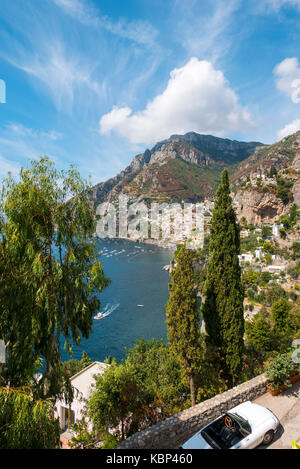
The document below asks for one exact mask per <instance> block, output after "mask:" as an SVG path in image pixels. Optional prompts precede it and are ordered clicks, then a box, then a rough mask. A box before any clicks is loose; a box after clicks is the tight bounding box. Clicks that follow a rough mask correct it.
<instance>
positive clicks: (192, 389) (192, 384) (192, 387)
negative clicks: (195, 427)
mask: <svg viewBox="0 0 300 469" xmlns="http://www.w3.org/2000/svg"><path fill="white" fill-rule="evenodd" d="M189 381H190V392H191V401H192V406H194V405H196V388H195V380H194V376H193V375H192V374H189Z"/></svg>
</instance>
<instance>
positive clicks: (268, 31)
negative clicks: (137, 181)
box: [0, 0, 300, 183]
mask: <svg viewBox="0 0 300 469" xmlns="http://www.w3.org/2000/svg"><path fill="white" fill-rule="evenodd" d="M299 20H300V0H251V1H244V0H43V1H41V0H14V2H11V0H1V11H0V79H1V80H3V81H4V82H5V85H6V102H5V103H0V177H2V176H4V175H6V173H7V171H9V170H11V171H12V172H13V173H16V172H17V171H18V169H19V168H20V166H24V165H26V164H28V163H27V162H28V159H32V158H37V157H38V156H39V155H40V154H47V155H49V156H50V157H51V158H52V159H53V160H54V161H55V163H56V164H57V166H58V167H59V168H66V167H68V165H69V164H70V163H75V164H77V165H78V167H79V169H80V172H81V174H82V175H83V176H84V177H87V176H88V175H91V177H92V181H93V183H96V182H100V181H103V180H106V179H107V178H108V177H111V176H114V175H115V174H116V173H118V172H119V171H120V170H122V169H123V168H124V167H125V166H127V165H128V164H129V163H130V161H131V159H132V158H133V156H134V155H135V154H137V153H139V152H142V151H144V150H145V148H147V147H150V148H151V146H153V145H154V144H155V143H156V142H157V141H158V140H161V139H164V138H168V137H169V136H170V135H171V134H174V133H184V132H187V131H196V132H199V133H209V134H213V135H218V136H222V137H228V138H235V139H241V140H245V141H250V140H256V141H261V142H264V143H273V142H275V141H276V140H278V139H279V138H282V137H283V136H285V135H288V134H289V133H292V132H294V131H296V130H298V129H300V112H299V106H300V52H299V50H300V49H299V44H300V21H299ZM298 60H299V62H298ZM2 83H3V82H2ZM0 85H1V82H0ZM0 88H1V86H0ZM0 92H1V89H0ZM2 100H3V99H2ZM0 101H1V93H0Z"/></svg>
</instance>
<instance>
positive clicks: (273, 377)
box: [265, 353, 299, 389]
mask: <svg viewBox="0 0 300 469" xmlns="http://www.w3.org/2000/svg"><path fill="white" fill-rule="evenodd" d="M298 372H299V364H296V363H294V362H293V361H292V358H291V354H290V353H284V354H280V355H277V356H276V357H275V358H274V359H273V360H272V361H271V362H270V363H269V364H268V365H267V366H266V369H265V375H266V376H267V378H268V382H269V384H270V387H271V389H277V388H279V387H280V386H282V385H283V384H287V380H288V378H291V377H293V376H294V375H295V374H296V373H298Z"/></svg>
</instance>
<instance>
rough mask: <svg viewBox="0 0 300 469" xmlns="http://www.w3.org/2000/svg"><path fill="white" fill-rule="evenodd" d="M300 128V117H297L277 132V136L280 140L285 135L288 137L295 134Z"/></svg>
mask: <svg viewBox="0 0 300 469" xmlns="http://www.w3.org/2000/svg"><path fill="white" fill-rule="evenodd" d="M298 130H300V119H295V120H293V122H291V123H290V124H287V125H286V126H285V127H283V129H280V130H279V131H278V132H277V138H278V140H281V139H282V138H284V137H287V136H288V135H291V134H294V133H295V132H298Z"/></svg>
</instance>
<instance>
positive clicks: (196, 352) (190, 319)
mask: <svg viewBox="0 0 300 469" xmlns="http://www.w3.org/2000/svg"><path fill="white" fill-rule="evenodd" d="M194 259H195V253H194V252H193V251H192V250H191V249H187V248H186V247H185V246H183V247H182V248H181V249H180V251H179V252H178V254H177V258H176V261H177V265H176V267H175V268H174V269H173V270H172V272H171V283H170V284H169V290H170V297H169V300H168V302H167V305H166V315H167V319H166V324H167V330H168V340H169V343H170V350H171V352H172V353H173V355H174V356H175V357H176V359H177V360H178V361H179V363H180V365H181V369H182V373H183V376H185V377H187V378H188V380H189V383H190V392H191V399H192V404H193V405H194V404H195V399H196V390H195V374H196V372H197V370H198V369H199V367H200V366H201V360H202V343H201V335H200V324H199V323H200V317H199V311H198V303H197V291H196V288H195V278H194V269H193V262H194Z"/></svg>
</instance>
